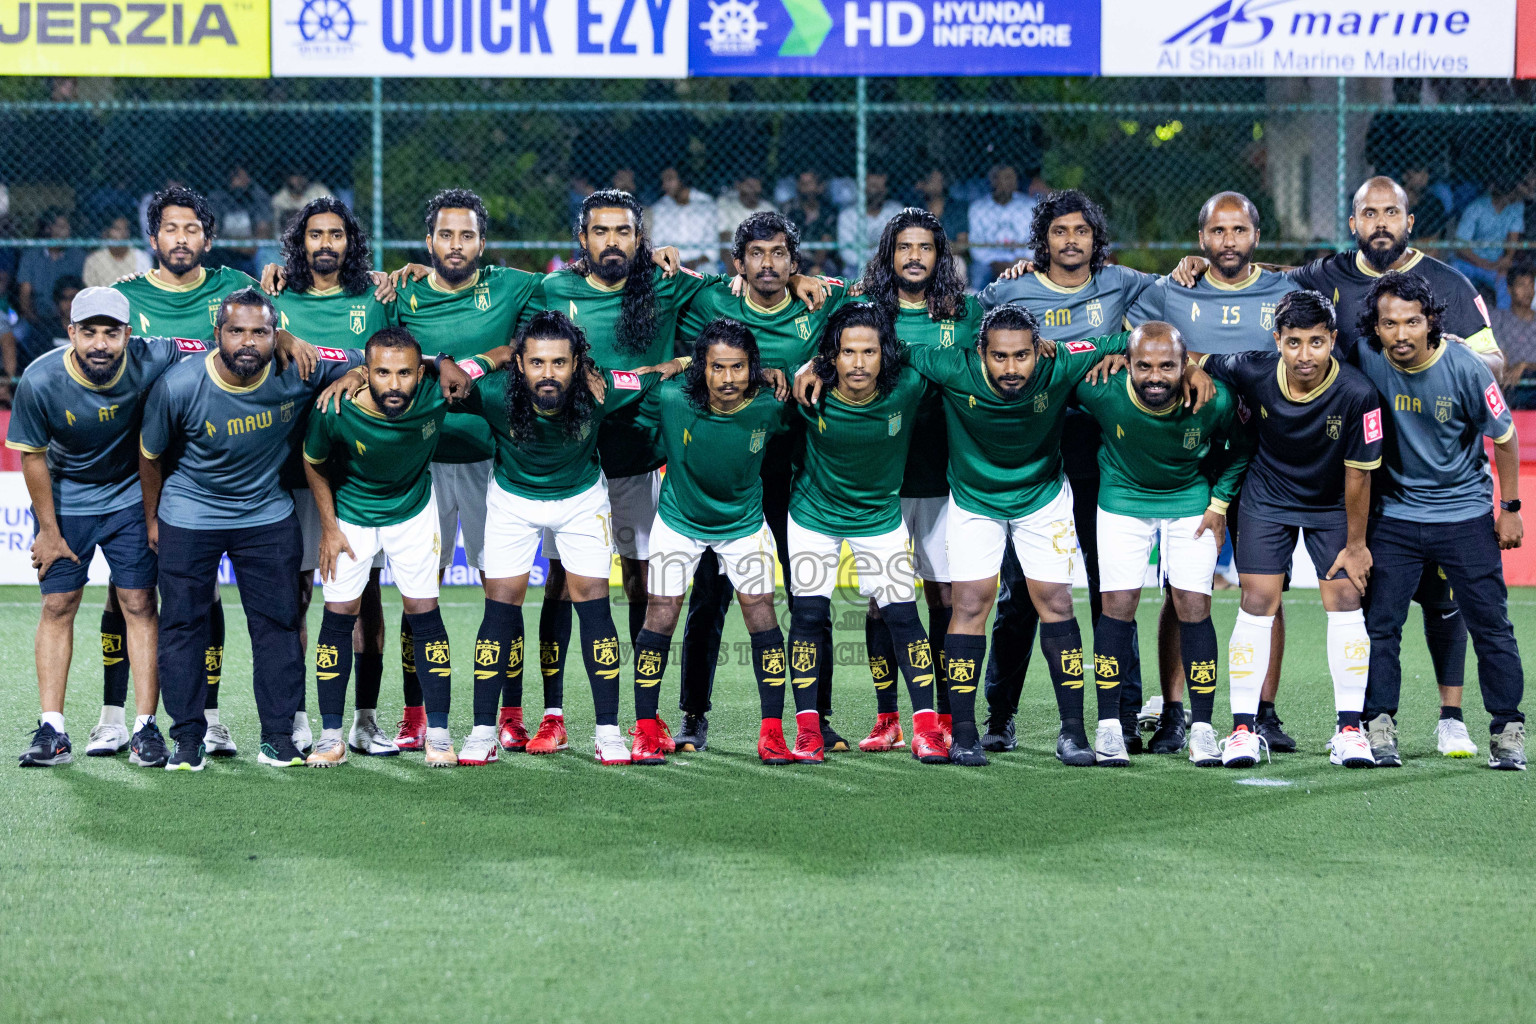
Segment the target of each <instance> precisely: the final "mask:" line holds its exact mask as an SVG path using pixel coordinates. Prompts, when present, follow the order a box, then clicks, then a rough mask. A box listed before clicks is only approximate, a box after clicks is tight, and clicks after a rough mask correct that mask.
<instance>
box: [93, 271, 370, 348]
mask: <svg viewBox="0 0 1536 1024" xmlns="http://www.w3.org/2000/svg"><path fill="white" fill-rule="evenodd" d="M112 287H114V288H116V289H117V290H118V291H120V292H122V293H123V295H124V296H125V297H126V298H127V299H128V315H129V316H130V317H131V318H132V321H133V333H135V334H144V335H150V334H158V335H162V336H164V337H170V338H195V339H196V340H198V341H212V340H213V322H214V320H215V318H217V317H218V315H219V305H220V304H221V303H222V302H223V301H224V297H225V296H226V295H228V294H229V293H230V292H237V291H239V290H240V289H241V288H253V287H257V283H256V280H255V278H253V277H251V276H250V275H249V274H245V273H242V272H241V271H238V270H236V269H235V268H234V267H213V268H208V267H203V268H201V269H200V272H199V274H198V278H197V280H196V281H194V282H192V283H191V284H185V285H170V284H165V283H164V282H162V281H161V280H160V279H159V278H158V277H156V276H155V274H154V272H153V271H151V272H150V273H148V274H144V275H143V276H141V277H136V278H134V279H133V280H132V281H124V282H122V283H121V284H115V285H113V286H112ZM306 340H308V339H306ZM337 347H341V348H345V347H346V346H344V345H338V346H337Z"/></svg>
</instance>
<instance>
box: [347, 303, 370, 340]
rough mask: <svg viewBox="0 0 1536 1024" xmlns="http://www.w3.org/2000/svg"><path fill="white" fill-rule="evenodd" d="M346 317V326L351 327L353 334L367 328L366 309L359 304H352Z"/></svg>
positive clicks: (360, 332)
mask: <svg viewBox="0 0 1536 1024" xmlns="http://www.w3.org/2000/svg"><path fill="white" fill-rule="evenodd" d="M348 319H349V322H348V324H347V326H348V327H350V328H351V329H352V333H353V334H362V333H363V332H364V331H366V330H367V329H368V311H367V310H366V309H364V308H362V307H361V306H353V307H352V314H351V316H350V317H349V318H348Z"/></svg>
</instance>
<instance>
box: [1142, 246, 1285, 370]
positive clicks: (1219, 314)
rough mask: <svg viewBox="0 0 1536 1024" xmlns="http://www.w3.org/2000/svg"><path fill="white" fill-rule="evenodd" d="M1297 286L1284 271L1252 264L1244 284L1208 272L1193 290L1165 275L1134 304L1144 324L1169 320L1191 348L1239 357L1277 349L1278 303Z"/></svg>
mask: <svg viewBox="0 0 1536 1024" xmlns="http://www.w3.org/2000/svg"><path fill="white" fill-rule="evenodd" d="M1296 290H1297V285H1296V284H1295V283H1294V282H1292V281H1291V280H1290V279H1289V278H1288V277H1286V276H1285V275H1284V274H1274V273H1271V272H1270V271H1267V270H1260V269H1259V268H1258V267H1251V268H1249V274H1248V278H1247V280H1245V281H1244V282H1243V283H1242V284H1222V283H1221V282H1220V281H1217V280H1216V279H1215V278H1214V277H1213V276H1212V275H1210V274H1205V275H1204V276H1202V277H1201V278H1200V280H1199V281H1197V282H1196V283H1195V286H1194V287H1193V288H1185V287H1183V286H1181V285H1178V284H1175V283H1174V282H1173V281H1172V280H1170V279H1168V278H1166V277H1164V278H1160V279H1159V280H1158V282H1157V283H1156V284H1154V285H1153V286H1152V287H1150V288H1148V289H1147V290H1146V291H1144V292H1142V293H1141V297H1140V298H1139V299H1137V300H1136V303H1135V305H1133V306H1132V307H1131V311H1130V314H1129V315H1130V321H1131V324H1132V325H1133V326H1139V325H1141V324H1144V323H1146V322H1147V321H1148V320H1163V321H1166V322H1168V323H1170V324H1173V326H1175V327H1177V328H1178V329H1179V333H1180V334H1182V335H1184V344H1186V345H1187V346H1189V350H1190V351H1191V352H1199V353H1201V354H1205V353H1209V354H1211V355H1235V354H1236V353H1238V352H1273V351H1274V350H1275V335H1274V330H1275V307H1276V306H1278V305H1279V304H1280V300H1281V299H1282V298H1284V297H1285V296H1286V295H1287V294H1288V293H1290V292H1294V291H1296Z"/></svg>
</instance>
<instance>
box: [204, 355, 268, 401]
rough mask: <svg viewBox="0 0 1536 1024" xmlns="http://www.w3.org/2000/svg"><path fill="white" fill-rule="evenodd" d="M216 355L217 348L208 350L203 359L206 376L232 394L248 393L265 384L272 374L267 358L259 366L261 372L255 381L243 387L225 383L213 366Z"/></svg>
mask: <svg viewBox="0 0 1536 1024" xmlns="http://www.w3.org/2000/svg"><path fill="white" fill-rule="evenodd" d="M218 355H219V353H218V351H217V350H215V351H213V352H209V353H208V358H207V359H204V360H203V365H204V366H205V367H207V368H208V376H209V377H212V378H213V382H214V383H215V384H217V385H218V386H219V387H220V388H222V389H223V390H225V391H228V392H229V393H230V394H232V395H248V394H250V393H251V392H252V391H255V390H256V389H257V388H259V387H261V386H262V385H263V384H265V383H266V382H267V378H268V377H270V376H272V362H271V360H268V361H267V365H266V366H263V367H262V368H261V374H260V375H259V376H258V377H257V378H256V383H254V384H246V385H245V386H244V387H241V386H237V385H235V384H226V383H224V379H223V378H222V377H220V376H219V371H218V370H215V369H214V368H213V361H214V360H215V359H217V358H218Z"/></svg>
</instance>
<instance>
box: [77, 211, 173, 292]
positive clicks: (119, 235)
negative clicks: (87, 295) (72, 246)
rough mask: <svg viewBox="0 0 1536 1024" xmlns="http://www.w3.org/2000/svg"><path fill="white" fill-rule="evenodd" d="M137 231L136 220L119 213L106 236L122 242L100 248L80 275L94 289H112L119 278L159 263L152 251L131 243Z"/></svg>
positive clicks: (86, 263) (143, 270)
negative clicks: (135, 228) (130, 239)
mask: <svg viewBox="0 0 1536 1024" xmlns="http://www.w3.org/2000/svg"><path fill="white" fill-rule="evenodd" d="M132 233H133V222H132V221H130V220H129V219H128V217H127V216H126V215H125V214H118V215H117V216H116V217H113V218H112V223H111V224H108V225H107V230H106V236H107V237H108V238H110V239H112V240H113V241H120V242H122V243H123V244H122V245H108V246H105V247H104V248H101V249H97V250H96V251H95V252H93V253H91V254H90V255H89V256H87V257H86V258H85V269H84V270H83V271H82V272H81V274H80V276H81V277H82V278H83V279H84V280H85V283H86V286H87V287H90V288H108V287H111V285H112V283H113V282H114V281H116V280H118V279H119V278H123V277H127V276H129V275H130V274H142V273H144V272H145V271H146V270H149V269H150V268H152V267H153V266H154V265H155V262H154V260H152V259H150V257H149V253H147V252H145V251H144V250H143V249H136V248H134V247H133V246H131V245H129V244H128V239H129V236H130V235H131V234H132Z"/></svg>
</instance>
